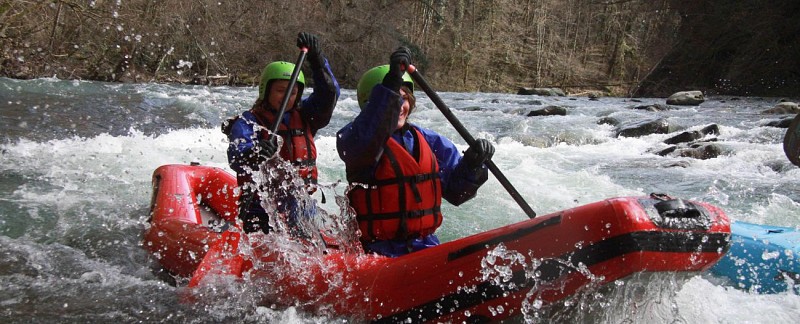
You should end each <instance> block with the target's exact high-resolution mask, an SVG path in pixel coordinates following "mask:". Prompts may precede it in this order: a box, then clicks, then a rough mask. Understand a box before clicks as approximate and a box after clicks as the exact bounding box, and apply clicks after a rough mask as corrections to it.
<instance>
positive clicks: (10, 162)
mask: <svg viewBox="0 0 800 324" xmlns="http://www.w3.org/2000/svg"><path fill="white" fill-rule="evenodd" d="M434 86H435V85H434ZM440 95H441V97H442V99H443V100H444V101H445V102H446V103H447V104H448V105H449V106H450V108H452V109H453V110H454V112H455V114H456V116H457V117H458V118H459V119H460V120H461V122H462V123H463V124H464V125H465V126H466V128H467V129H468V130H469V131H470V132H472V134H473V135H474V136H475V137H479V138H487V139H489V140H490V141H492V143H494V144H495V146H496V149H497V152H496V154H495V155H494V158H493V160H494V162H495V163H496V164H497V166H498V167H499V169H500V170H502V171H503V173H504V174H505V175H506V176H507V178H508V179H509V180H510V181H511V183H512V184H513V185H514V186H515V187H516V188H517V190H518V191H519V192H520V194H521V195H522V196H523V197H524V198H525V199H526V200H527V202H528V203H529V204H530V205H531V207H532V208H533V210H535V211H536V212H537V213H538V214H540V215H543V214H547V213H551V212H555V211H559V210H563V209H567V208H571V207H575V206H579V205H583V204H587V203H590V202H594V201H598V200H602V199H605V198H610V197H616V196H630V195H646V194H649V193H651V192H657V193H667V194H670V195H672V196H676V197H681V198H688V199H693V200H700V201H705V202H709V203H711V204H714V205H717V206H720V207H721V208H722V209H723V210H725V212H726V213H727V214H728V216H729V217H730V218H731V219H733V220H738V221H746V222H752V223H759V224H770V225H780V226H790V227H799V226H800V168H798V167H796V166H794V165H792V164H791V163H790V162H789V161H788V159H787V158H786V157H785V155H784V153H783V150H782V140H783V136H784V134H785V132H786V130H785V129H782V128H776V127H767V126H762V125H763V124H764V123H765V122H767V121H770V120H775V119H778V118H780V117H784V116H780V115H777V116H776V115H763V114H761V113H760V112H761V111H763V110H765V109H768V108H772V107H774V106H775V104H777V103H778V99H779V98H752V97H738V98H735V97H730V96H725V97H710V98H707V101H706V102H704V103H702V104H701V105H699V106H681V107H678V106H673V107H672V108H673V109H669V110H665V111H658V112H652V111H645V110H637V109H631V108H632V107H634V106H639V105H646V104H656V103H659V104H663V103H664V99H663V98H637V99H630V98H605V97H604V98H599V100H590V99H589V98H587V97H540V96H519V95H514V94H501V93H441V94H440ZM799 95H800V94H799ZM418 96H419V97H420V98H419V101H418V108H417V110H416V111H415V112H414V114H412V116H411V118H410V120H411V121H412V122H414V123H417V124H419V125H422V126H424V127H427V128H430V129H433V130H436V131H437V132H439V133H441V134H444V135H446V136H448V137H449V138H451V139H453V141H454V142H455V143H456V144H457V145H458V146H459V148H462V149H465V148H466V145H465V143H464V141H463V140H461V139H460V137H459V135H458V133H457V132H456V131H455V129H454V128H453V127H452V126H450V125H449V124H448V122H447V120H446V119H445V118H444V117H443V116H442V115H441V113H440V112H439V111H438V110H437V109H436V107H435V106H434V105H433V104H432V103H431V102H430V100H428V99H427V98H426V97H425V96H424V95H418ZM255 97H256V88H253V87H206V86H180V85H164V84H150V83H148V84H117V83H101V82H86V81H65V80H57V79H36V80H25V81H22V80H12V79H5V78H0V156H2V157H1V158H0V290H1V291H2V294H0V322H3V323H29V322H35V323H55V322H58V323H86V322H103V323H108V322H122V323H130V322H165V323H209V322H219V323H227V322H275V323H278V322H281V323H284V322H293V323H322V322H331V321H339V322H342V321H344V319H332V318H325V317H322V316H319V315H313V314H308V313H304V312H303V311H301V310H298V309H294V308H289V309H273V308H270V307H264V306H259V305H255V304H254V302H253V301H252V300H248V299H247V298H245V297H243V296H238V295H236V294H233V296H230V297H229V298H227V299H226V300H221V301H219V302H218V303H212V304H203V305H195V304H187V303H182V302H181V300H180V298H179V295H180V292H181V289H182V288H181V287H173V286H170V285H168V284H166V283H165V282H163V281H161V280H159V279H158V278H156V277H155V276H154V275H153V274H152V273H151V271H150V265H151V264H152V259H150V258H149V256H148V254H147V253H146V252H145V250H144V249H142V247H141V239H142V233H143V230H144V226H145V225H144V223H145V221H146V219H147V215H148V211H149V202H150V195H151V187H150V177H151V175H152V172H153V170H154V169H155V168H157V167H158V166H160V165H163V164H171V163H190V162H195V161H196V162H200V163H202V164H204V165H211V166H217V167H222V168H225V169H228V170H229V168H228V166H227V161H226V157H225V149H226V147H227V140H226V138H225V136H224V135H223V134H222V133H221V132H220V124H221V122H222V121H223V120H224V119H226V118H227V117H229V116H232V115H235V114H237V113H239V112H240V111H242V110H245V109H247V108H249V107H250V105H251V104H252V102H253V101H254V99H255ZM790 99H791V98H790ZM795 101H797V99H795ZM548 105H558V106H561V107H564V108H566V110H567V115H566V116H548V117H526V116H525V113H527V112H528V111H530V110H534V109H541V108H544V107H545V106H548ZM358 111H359V108H358V104H357V101H356V99H355V91H353V90H347V89H345V90H343V91H342V96H341V98H340V99H339V102H338V105H337V107H336V110H335V112H334V116H333V119H332V121H331V123H330V125H329V126H328V127H327V128H325V129H323V130H321V132H320V133H319V134H318V136H317V145H318V151H319V159H318V165H319V167H320V181H321V182H322V183H323V184H324V185H327V187H323V191H327V192H326V194H327V195H329V197H328V199H327V203H326V204H323V205H322V208H324V209H326V210H329V211H330V212H332V213H336V212H337V211H338V207H337V206H336V205H335V203H334V201H335V199H330V198H331V196H334V195H336V194H341V187H342V186H341V185H339V186H334V185H333V184H334V183H336V182H338V181H343V179H344V178H345V175H344V165H343V163H342V162H341V160H340V159H339V158H338V155H337V154H336V146H335V133H336V131H337V130H338V129H339V128H341V127H342V126H344V125H345V124H346V123H348V122H349V121H350V120H352V119H353V117H354V116H356V114H357V113H358ZM602 117H613V118H615V119H617V120H620V121H622V122H633V121H640V120H648V119H653V118H655V117H664V118H666V119H667V120H668V121H669V122H670V123H671V124H673V125H676V126H677V127H679V128H681V129H683V130H690V131H691V130H699V129H701V128H702V127H705V126H708V125H710V124H716V125H718V126H719V135H712V136H711V137H714V138H716V139H717V142H716V143H717V144H718V145H720V146H721V147H723V148H725V152H724V154H722V155H721V156H719V157H716V158H711V159H706V160H699V159H693V158H687V157H674V156H660V155H656V154H654V152H656V151H658V150H661V149H664V148H666V147H667V146H666V144H663V143H662V142H663V141H664V140H665V139H667V138H669V137H671V136H673V135H675V134H677V133H673V134H651V135H645V136H641V137H616V136H615V128H614V126H611V125H608V124H601V123H598V120H599V119H600V118H602ZM315 195H319V193H317V194H315ZM443 213H444V215H445V223H444V225H443V226H442V228H440V229H439V232H438V233H439V234H440V238H441V239H442V240H443V241H450V240H453V239H456V238H459V237H463V236H467V235H470V234H475V233H479V232H482V231H486V230H489V229H493V228H496V227H500V226H503V225H507V224H511V223H515V222H518V221H521V220H524V219H526V216H525V214H524V213H523V212H522V210H521V209H520V208H519V206H518V205H517V204H516V203H515V202H514V200H513V199H512V198H511V197H510V196H509V195H508V194H507V193H506V191H505V190H504V189H503V187H502V186H501V185H500V183H499V182H497V181H496V180H495V179H493V178H490V180H489V181H488V182H487V183H486V185H484V186H483V187H482V188H481V189H480V191H479V193H478V196H477V197H476V198H475V199H473V200H471V201H469V202H467V203H465V204H464V205H462V206H461V207H454V206H451V205H447V204H446V205H445V206H444V207H443ZM619 284H621V285H627V286H628V287H627V288H628V289H625V290H624V293H623V294H619V293H617V294H608V295H602V294H601V295H599V296H594V297H593V298H594V299H595V300H596V301H595V302H593V303H590V305H589V306H588V307H590V308H593V309H594V311H595V313H599V314H600V315H595V316H594V317H587V316H584V315H582V314H580V313H581V312H579V311H577V312H572V313H571V314H566V315H562V317H560V318H558V319H557V320H556V321H559V322H562V321H563V322H609V323H617V322H627V321H633V322H642V321H647V322H648V323H649V322H654V323H666V322H686V323H744V322H750V323H796V322H798V321H800V296H798V295H795V294H792V293H783V294H774V295H758V294H753V293H750V292H746V291H741V290H737V289H734V288H731V287H729V286H726V285H725V284H724V282H720V280H718V278H714V277H711V276H710V275H709V274H707V273H697V274H692V276H691V277H690V278H688V279H687V280H685V281H683V280H680V281H679V280H669V279H667V280H664V279H656V280H653V279H639V280H632V281H629V282H628V283H619Z"/></svg>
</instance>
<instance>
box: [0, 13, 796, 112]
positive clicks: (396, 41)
mask: <svg viewBox="0 0 800 324" xmlns="http://www.w3.org/2000/svg"><path fill="white" fill-rule="evenodd" d="M798 18H800V2H798V1H790V0H780V1H772V2H770V3H769V5H764V3H763V2H761V1H755V0H741V1H725V0H696V1H689V0H399V1H388V0H295V1H275V0H257V1H247V2H246V1H225V0H214V1H210V0H192V1H188V0H92V1H85V0H47V1H35V0H29V1H22V0H0V45H2V52H0V76H5V77H11V78H20V79H29V78H37V77H53V76H55V77H58V78H61V79H82V80H98V81H110V82H180V83H191V84H212V85H222V84H225V85H253V84H255V83H257V79H258V75H259V73H260V70H261V69H262V68H263V67H264V66H265V65H266V64H267V63H269V62H271V61H275V60H284V61H294V60H295V59H296V57H297V53H298V49H297V47H296V44H295V38H296V35H297V33H298V32H301V31H307V32H311V33H314V34H317V35H318V36H319V37H320V39H321V40H322V47H323V51H324V53H325V55H326V57H328V59H329V61H330V62H331V65H332V67H333V70H334V73H335V74H336V77H337V78H338V79H339V81H340V83H341V84H342V86H343V87H345V88H351V89H352V88H354V87H355V84H356V83H357V82H358V78H359V77H360V75H361V73H363V72H364V71H366V70H367V69H369V68H370V67H372V66H375V65H379V64H386V63H387V62H388V57H389V55H390V54H391V52H392V51H393V50H394V49H395V48H397V47H398V46H407V47H409V48H410V49H411V50H412V52H413V54H414V63H415V65H416V66H417V67H418V68H419V69H420V71H421V72H422V73H423V74H424V75H426V77H427V79H428V80H430V82H431V83H432V84H434V85H435V86H436V87H437V89H441V90H445V91H464V92H471V91H481V92H516V91H517V90H518V89H519V88H521V87H559V88H562V89H564V90H566V91H567V92H568V93H571V94H580V93H581V92H585V91H599V92H602V93H603V94H605V95H614V96H665V95H669V93H670V92H673V91H679V90H702V91H704V92H707V93H709V94H735V95H762V96H768V95H772V96H791V95H795V96H797V95H798V90H797V89H800V63H798V60H797V57H800V46H799V45H798V43H799V42H800V36H798V35H800V19H798Z"/></svg>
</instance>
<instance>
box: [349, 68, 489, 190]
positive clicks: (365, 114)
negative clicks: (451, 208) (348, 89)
mask: <svg viewBox="0 0 800 324" xmlns="http://www.w3.org/2000/svg"><path fill="white" fill-rule="evenodd" d="M402 100H403V99H402V97H400V94H399V93H397V92H394V91H392V90H390V89H388V88H386V87H384V86H383V85H382V84H378V85H376V86H375V88H374V89H373V90H372V93H371V94H370V98H369V101H368V102H367V104H366V106H365V107H364V109H362V110H361V113H360V114H359V115H358V116H356V118H355V120H353V122H351V123H349V124H347V125H346V126H344V127H343V128H342V129H340V130H339V132H338V133H337V138H336V148H337V150H338V152H339V157H340V158H341V159H342V160H343V161H344V163H345V169H346V172H347V180H348V181H349V182H351V183H353V182H357V183H369V182H370V180H371V179H372V178H373V175H374V173H375V168H376V166H377V164H378V163H377V162H378V160H379V159H380V157H381V154H383V145H384V144H385V143H386V141H387V140H388V139H389V136H392V137H394V138H395V139H397V140H398V141H399V142H400V143H403V144H404V146H405V147H406V149H407V150H409V152H413V145H414V137H413V135H412V134H411V130H410V129H406V128H403V129H400V130H397V131H396V128H397V120H398V117H399V114H400V109H399V106H400V105H401V104H402ZM411 126H412V127H414V128H416V129H419V131H420V132H421V133H422V135H423V137H424V138H425V140H426V141H427V142H428V145H430V147H431V150H433V152H434V155H436V160H437V162H438V163H439V177H440V179H441V182H442V198H444V199H445V200H447V201H448V202H449V203H451V204H453V205H456V206H458V205H460V204H462V203H464V202H466V201H467V200H470V199H472V198H473V197H474V196H475V194H476V192H477V191H478V188H479V187H480V186H481V185H482V184H483V183H484V182H486V180H487V179H488V177H489V176H488V171H487V169H486V167H485V166H483V167H481V168H478V169H477V170H470V169H469V167H467V166H466V164H465V163H461V161H462V155H461V153H460V152H459V151H458V149H457V148H456V146H455V144H453V142H451V141H450V140H449V139H447V138H446V137H444V136H442V135H439V134H437V133H436V132H434V131H432V130H429V129H425V128H422V127H419V126H416V125H411Z"/></svg>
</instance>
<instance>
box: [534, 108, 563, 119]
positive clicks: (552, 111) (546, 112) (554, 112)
mask: <svg viewBox="0 0 800 324" xmlns="http://www.w3.org/2000/svg"><path fill="white" fill-rule="evenodd" d="M566 115H567V109H566V108H564V107H560V106H547V107H544V108H542V109H538V110H531V112H529V113H528V115H527V116H528V117H531V116H566Z"/></svg>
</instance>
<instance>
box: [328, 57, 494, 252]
mask: <svg viewBox="0 0 800 324" xmlns="http://www.w3.org/2000/svg"><path fill="white" fill-rule="evenodd" d="M410 64H411V53H410V51H409V50H408V49H407V48H405V47H400V48H398V49H397V50H396V51H395V52H394V53H392V55H391V56H390V59H389V65H383V66H378V67H375V68H372V69H370V70H368V71H367V72H365V73H364V74H363V75H362V76H361V79H360V81H359V82H358V88H357V96H358V105H359V107H360V108H361V112H360V113H359V114H358V116H356V118H355V119H354V120H353V122H351V123H349V124H347V125H346V126H345V127H343V128H342V129H341V130H339V132H338V133H337V140H336V148H337V150H338V152H339V157H340V158H341V159H342V160H343V161H344V163H345V167H346V172H347V180H348V181H349V182H350V184H351V186H353V188H352V189H351V191H350V192H349V193H348V197H349V199H350V205H351V206H352V207H353V209H354V210H355V212H356V215H357V219H358V224H359V228H360V231H361V237H360V238H361V243H362V245H363V247H364V250H365V251H366V252H368V253H370V252H371V253H377V254H381V255H385V256H390V257H396V256H400V255H404V254H407V253H410V252H413V251H418V250H421V249H425V248H428V247H432V246H436V245H438V244H439V239H438V238H437V237H436V235H435V234H434V232H435V231H436V229H437V228H438V227H439V226H440V225H441V224H442V213H441V202H442V198H444V199H445V200H447V201H448V202H450V203H451V204H453V205H456V206H458V205H460V204H462V203H464V202H466V201H468V200H470V199H472V197H474V196H475V194H476V192H477V191H478V188H479V187H480V186H481V185H482V184H483V183H484V182H486V180H487V179H488V171H487V168H486V166H485V165H484V162H485V161H487V160H488V159H490V158H491V157H492V155H493V154H494V146H492V144H491V143H490V142H489V141H487V140H485V139H478V140H476V141H475V143H474V145H473V146H471V147H469V148H468V149H467V150H466V152H464V155H463V156H462V155H461V153H460V152H459V151H458V149H457V148H456V146H455V145H454V144H453V142H451V141H450V140H449V139H447V138H446V137H444V136H442V135H439V134H437V133H436V132H434V131H432V130H429V129H425V128H422V127H420V126H417V125H414V124H411V123H409V122H408V117H409V115H410V114H411V113H412V112H413V111H414V107H415V103H416V102H415V98H414V82H413V81H412V79H411V77H410V76H409V75H408V74H407V73H406V72H405V68H406V67H408V66H409V65H410Z"/></svg>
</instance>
